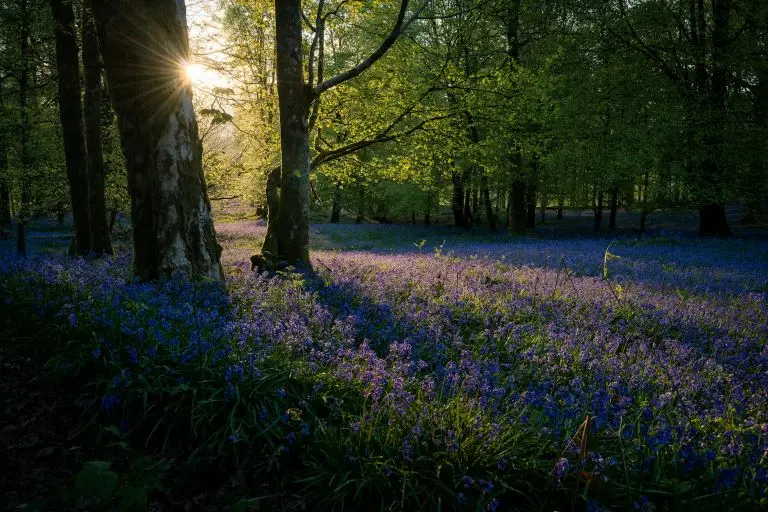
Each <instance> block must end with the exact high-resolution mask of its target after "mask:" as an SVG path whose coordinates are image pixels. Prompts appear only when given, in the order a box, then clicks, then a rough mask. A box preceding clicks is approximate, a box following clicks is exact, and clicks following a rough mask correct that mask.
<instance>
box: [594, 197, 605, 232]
mask: <svg viewBox="0 0 768 512" xmlns="http://www.w3.org/2000/svg"><path fill="white" fill-rule="evenodd" d="M594 212H595V226H594V228H595V233H599V232H600V231H601V230H602V229H603V191H602V189H601V190H599V191H598V192H597V203H596V204H595V207H594Z"/></svg>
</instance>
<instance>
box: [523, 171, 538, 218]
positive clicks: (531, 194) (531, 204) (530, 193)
mask: <svg viewBox="0 0 768 512" xmlns="http://www.w3.org/2000/svg"><path fill="white" fill-rule="evenodd" d="M535 183H536V182H535V181H534V180H531V183H530V185H529V186H528V188H527V194H526V211H525V213H526V219H525V226H526V227H527V228H528V229H533V228H535V227H536V185H535Z"/></svg>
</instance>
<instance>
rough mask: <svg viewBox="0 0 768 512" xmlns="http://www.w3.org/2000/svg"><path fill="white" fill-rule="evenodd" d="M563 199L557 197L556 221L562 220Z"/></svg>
mask: <svg viewBox="0 0 768 512" xmlns="http://www.w3.org/2000/svg"><path fill="white" fill-rule="evenodd" d="M563 203H564V201H563V197H562V196H558V197H557V220H563Z"/></svg>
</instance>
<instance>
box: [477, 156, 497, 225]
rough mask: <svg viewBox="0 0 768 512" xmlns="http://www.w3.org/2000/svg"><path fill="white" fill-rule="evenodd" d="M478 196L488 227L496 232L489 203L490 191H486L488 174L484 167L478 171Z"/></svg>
mask: <svg viewBox="0 0 768 512" xmlns="http://www.w3.org/2000/svg"><path fill="white" fill-rule="evenodd" d="M480 198H481V200H482V201H483V205H484V206H485V218H486V220H487V221H488V229H489V230H490V231H491V232H492V233H495V232H496V216H495V215H494V214H493V204H491V193H490V192H489V191H488V175H487V174H486V173H485V169H481V171H480Z"/></svg>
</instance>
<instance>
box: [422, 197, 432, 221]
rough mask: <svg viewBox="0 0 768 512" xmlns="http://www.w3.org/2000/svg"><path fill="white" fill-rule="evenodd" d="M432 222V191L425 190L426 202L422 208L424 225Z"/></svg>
mask: <svg viewBox="0 0 768 512" xmlns="http://www.w3.org/2000/svg"><path fill="white" fill-rule="evenodd" d="M431 224H432V192H427V204H426V207H425V208H424V225H425V226H429V225H431Z"/></svg>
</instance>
